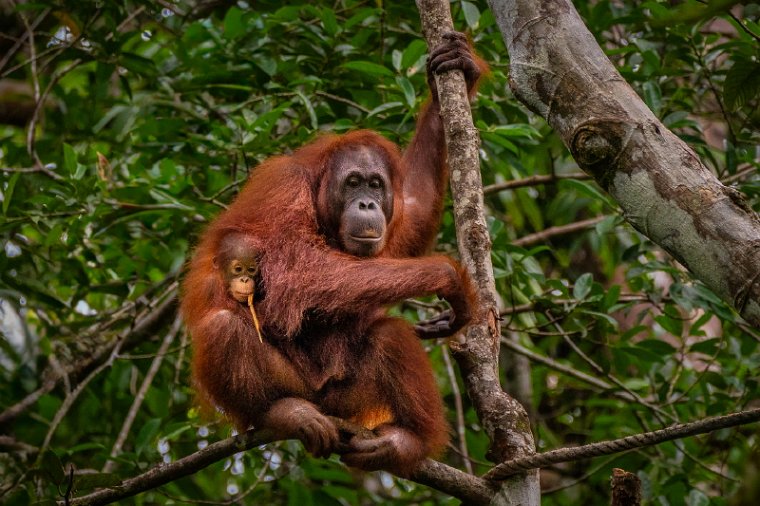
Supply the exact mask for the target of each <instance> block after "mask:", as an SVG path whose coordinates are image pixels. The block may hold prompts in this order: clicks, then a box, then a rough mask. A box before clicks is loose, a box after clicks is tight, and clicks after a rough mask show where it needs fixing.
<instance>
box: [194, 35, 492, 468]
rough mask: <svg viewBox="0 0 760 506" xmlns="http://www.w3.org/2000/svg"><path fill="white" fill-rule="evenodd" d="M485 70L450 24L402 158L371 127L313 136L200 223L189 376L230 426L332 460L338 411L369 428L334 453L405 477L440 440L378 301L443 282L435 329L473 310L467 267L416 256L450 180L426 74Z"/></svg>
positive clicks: (440, 420) (437, 405)
mask: <svg viewBox="0 0 760 506" xmlns="http://www.w3.org/2000/svg"><path fill="white" fill-rule="evenodd" d="M484 68H485V64H484V63H482V60H479V59H478V58H477V57H476V56H475V55H474V54H473V53H472V51H471V49H470V47H469V44H468V42H467V40H466V39H465V37H464V36H463V35H461V34H458V33H451V34H449V35H447V36H446V38H445V42H444V43H443V44H442V45H441V46H440V47H438V48H436V49H435V50H434V51H433V52H432V53H431V57H430V58H429V62H428V82H429V83H430V85H431V88H433V89H432V92H433V93H432V99H431V101H430V102H429V103H428V104H427V105H426V106H425V108H424V109H423V111H422V114H421V117H420V119H419V121H418V125H417V131H416V133H415V135H414V138H413V140H412V142H411V144H410V145H409V147H408V148H407V150H406V151H405V152H404V154H403V156H402V155H401V154H400V152H399V150H398V147H397V146H396V145H395V144H393V143H392V142H390V141H388V140H386V139H385V138H383V137H381V136H380V135H379V134H377V133H374V132H371V131H355V132H351V133H348V134H345V135H341V136H338V135H325V136H322V137H319V138H318V139H317V140H315V141H314V142H312V143H310V144H308V145H306V146H304V147H302V148H300V149H299V150H297V151H295V152H294V153H293V154H292V155H288V156H279V157H274V158H271V159H269V160H267V161H265V162H263V163H262V164H261V165H260V166H259V167H258V168H257V169H256V170H255V171H254V172H253V173H252V174H251V177H250V179H249V181H248V182H247V184H246V185H245V187H244V188H243V189H242V191H241V192H240V195H239V196H238V197H237V199H236V200H235V201H234V202H233V203H232V205H231V206H230V207H229V209H227V210H226V211H224V212H223V213H222V214H221V215H220V216H219V217H218V218H217V219H216V220H215V221H214V222H213V223H212V224H211V225H210V226H209V227H208V230H206V232H205V233H204V234H203V237H202V239H201V241H200V244H199V245H198V248H197V251H196V253H195V256H194V258H193V260H192V262H191V264H190V268H189V272H188V274H187V277H186V279H185V282H184V287H183V294H184V295H183V300H182V312H183V315H184V318H185V321H186V322H187V325H188V327H189V329H190V332H191V333H192V337H193V346H194V359H193V372H194V378H195V382H196V385H197V388H198V389H199V391H200V394H201V396H202V397H203V398H204V399H205V401H207V402H208V403H209V404H211V405H213V406H215V407H217V408H219V409H220V410H222V411H223V412H224V413H225V414H226V415H227V416H228V417H229V418H230V419H231V420H232V421H233V422H234V424H235V425H236V426H237V427H238V428H239V429H241V430H242V429H246V428H248V427H251V426H253V427H266V428H269V429H271V430H273V431H275V432H276V433H277V434H278V435H279V436H280V437H281V438H298V439H300V440H301V441H302V442H303V444H304V445H305V447H306V448H307V449H308V450H309V451H310V452H311V453H312V454H314V455H316V456H327V455H329V454H330V453H331V452H332V451H333V450H335V448H336V445H337V443H338V439H339V434H338V430H337V429H336V427H335V425H334V423H333V422H332V421H331V420H330V419H329V418H328V416H327V415H332V416H336V417H340V418H344V419H346V420H349V421H352V422H354V423H357V424H360V425H362V426H364V427H366V428H368V429H372V430H374V432H375V434H376V435H377V437H376V438H374V439H370V440H367V439H365V440H360V439H359V438H353V439H351V440H350V441H349V442H348V448H349V449H348V451H347V452H344V453H343V455H342V459H343V461H344V462H346V463H347V464H349V465H351V466H355V467H359V468H362V469H367V470H374V469H388V470H391V471H393V472H396V473H398V474H401V475H408V474H409V473H410V472H411V471H412V470H413V469H414V467H415V466H416V465H417V464H418V463H419V462H420V461H421V460H422V459H424V458H425V457H426V456H429V455H435V454H437V453H439V452H441V451H442V449H443V448H444V446H445V445H446V442H447V441H448V429H447V424H446V422H445V419H444V412H443V407H442V403H441V398H440V394H439V393H438V392H437V389H436V384H435V381H434V377H433V372H432V369H431V367H430V364H429V362H428V359H427V356H426V354H425V352H424V350H423V348H422V346H421V345H420V343H419V341H418V335H417V333H416V332H415V329H414V328H413V327H412V326H411V325H409V324H408V323H406V322H405V321H403V320H401V319H398V318H390V317H388V316H387V314H386V309H385V308H386V306H388V305H391V304H394V303H397V302H399V301H402V300H403V299H406V298H409V297H415V296H423V295H431V294H437V295H438V296H440V297H442V298H444V299H446V300H447V301H448V302H449V304H450V306H451V316H450V317H449V319H448V321H445V322H443V324H442V325H441V326H440V327H439V328H437V329H433V330H430V334H435V335H441V336H444V335H450V334H452V333H454V332H455V331H457V330H459V329H460V328H462V326H464V325H466V324H467V322H468V321H469V320H470V317H471V312H472V311H473V308H474V304H475V298H474V292H473V290H472V287H471V285H470V281H469V279H468V277H467V275H466V274H465V271H464V270H463V269H462V268H461V267H460V266H459V265H458V264H457V263H456V262H454V261H453V260H451V259H449V258H447V257H445V256H440V255H433V256H421V255H424V254H425V253H427V252H428V251H429V250H430V248H431V246H432V244H433V241H434V240H435V236H436V232H437V229H438V224H439V221H440V215H441V212H442V200H443V195H444V192H445V189H446V183H447V178H448V169H447V167H446V150H445V145H444V139H443V131H442V125H441V119H440V115H439V104H438V98H437V93H436V92H435V89H434V83H435V81H434V80H433V75H434V73H437V72H442V71H445V70H449V69H461V70H462V71H463V72H464V74H465V77H466V81H467V84H468V89H469V91H470V93H474V90H475V86H476V83H477V81H478V78H479V76H480V74H481V70H482V69H484ZM227 250H234V251H248V252H250V254H248V255H247V256H248V257H250V258H254V257H255V261H256V264H257V268H258V274H257V276H256V289H255V295H254V305H255V312H256V314H258V319H259V321H260V322H261V329H262V334H263V342H261V341H260V340H259V339H258V335H257V332H256V330H255V328H254V325H253V322H252V319H251V312H250V311H249V308H248V307H247V306H246V304H244V303H242V302H240V300H242V296H241V297H237V298H236V297H233V296H231V295H230V293H231V292H230V291H229V289H230V286H229V285H230V281H229V279H230V278H231V275H230V274H229V273H228V272H226V271H225V267H224V266H225V265H228V264H229V262H230V261H231V260H232V258H224V257H225V255H226V253H225V251H227ZM238 256H245V255H243V254H242V253H241V254H238ZM246 293H247V292H246ZM422 332H424V331H422Z"/></svg>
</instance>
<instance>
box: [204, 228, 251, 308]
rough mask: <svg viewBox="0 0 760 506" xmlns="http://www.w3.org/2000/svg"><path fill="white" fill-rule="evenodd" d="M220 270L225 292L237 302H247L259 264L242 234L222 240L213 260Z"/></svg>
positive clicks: (228, 236) (249, 243)
mask: <svg viewBox="0 0 760 506" xmlns="http://www.w3.org/2000/svg"><path fill="white" fill-rule="evenodd" d="M214 264H215V265H216V268H217V269H220V271H221V274H222V276H223V277H224V282H225V283H226V284H227V291H228V292H229V294H230V295H231V296H232V297H233V298H234V299H235V300H236V301H238V302H247V301H248V297H250V296H251V295H253V291H254V288H255V285H256V281H255V278H256V275H257V274H258V273H259V263H258V259H257V255H256V250H255V249H254V247H253V245H252V244H251V242H250V241H249V240H248V239H247V238H246V237H245V236H244V235H243V234H230V235H227V236H225V238H224V239H222V242H221V244H220V246H219V254H218V255H217V257H216V258H215V260H214Z"/></svg>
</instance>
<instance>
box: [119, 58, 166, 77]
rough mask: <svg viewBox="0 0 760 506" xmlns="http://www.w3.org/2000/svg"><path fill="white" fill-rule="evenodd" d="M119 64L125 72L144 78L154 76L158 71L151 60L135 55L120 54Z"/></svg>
mask: <svg viewBox="0 0 760 506" xmlns="http://www.w3.org/2000/svg"><path fill="white" fill-rule="evenodd" d="M119 64H120V65H121V66H122V67H124V68H125V69H127V70H130V71H132V72H134V73H136V74H140V75H144V76H155V75H157V74H158V69H157V68H156V64H155V63H153V60H149V59H148V58H145V57H144V56H140V55H139V54H135V53H121V55H120V57H119Z"/></svg>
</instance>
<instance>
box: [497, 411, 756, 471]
mask: <svg viewBox="0 0 760 506" xmlns="http://www.w3.org/2000/svg"><path fill="white" fill-rule="evenodd" d="M758 421H760V408H758V409H751V410H748V411H739V412H738V413H732V414H730V415H725V416H716V417H712V418H705V419H704V420H699V421H697V422H691V423H682V424H677V425H673V426H671V427H666V428H664V429H660V430H655V431H652V432H643V433H641V434H635V435H633V436H627V437H624V438H621V439H613V440H612V441H601V442H599V443H592V444H589V445H584V446H577V447H573V448H560V449H558V450H552V451H549V452H545V453H538V454H536V455H530V456H528V457H521V458H517V459H513V460H511V461H509V462H504V463H503V464H499V465H497V466H496V467H494V468H493V469H491V470H490V471H488V472H487V473H486V474H485V475H484V476H483V478H485V479H486V480H503V479H505V478H508V477H509V476H512V475H513V474H515V473H519V472H521V471H525V470H527V469H535V468H541V467H547V466H550V465H552V464H559V463H561V462H570V461H574V460H581V459H589V458H592V457H600V456H602V455H612V454H613V453H621V452H625V451H628V450H633V449H635V448H643V447H646V446H653V445H657V444H660V443H664V442H666V441H673V440H676V439H683V438H686V437H691V436H696V435H698V434H706V433H708V432H712V431H715V430H718V429H727V428H729V427H736V426H738V425H746V424H748V423H755V422H758Z"/></svg>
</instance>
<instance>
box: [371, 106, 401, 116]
mask: <svg viewBox="0 0 760 506" xmlns="http://www.w3.org/2000/svg"><path fill="white" fill-rule="evenodd" d="M403 105H404V104H402V103H401V102H388V103H387V104H383V105H379V106H377V107H375V108H374V109H372V110H371V111H370V112H369V114H367V117H368V118H369V117H372V116H375V115H377V114H380V113H381V112H385V111H387V110H389V109H395V108H397V107H401V106H403Z"/></svg>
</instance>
